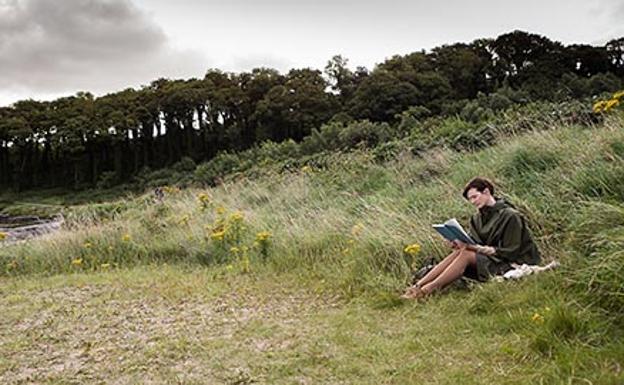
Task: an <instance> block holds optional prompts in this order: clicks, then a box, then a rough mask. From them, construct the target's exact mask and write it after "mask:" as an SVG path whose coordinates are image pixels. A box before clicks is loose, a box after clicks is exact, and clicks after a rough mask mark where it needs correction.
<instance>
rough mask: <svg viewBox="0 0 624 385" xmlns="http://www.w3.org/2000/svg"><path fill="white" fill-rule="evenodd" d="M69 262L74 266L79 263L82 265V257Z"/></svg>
mask: <svg viewBox="0 0 624 385" xmlns="http://www.w3.org/2000/svg"><path fill="white" fill-rule="evenodd" d="M71 263H72V265H74V266H80V265H82V258H76V259H74V260H72V262H71Z"/></svg>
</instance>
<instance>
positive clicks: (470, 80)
mask: <svg viewBox="0 0 624 385" xmlns="http://www.w3.org/2000/svg"><path fill="white" fill-rule="evenodd" d="M347 64H348V62H347V59H345V58H343V57H341V56H335V57H333V58H332V59H331V60H329V62H328V64H327V66H326V67H325V69H324V71H323V72H322V71H320V70H315V69H309V68H307V69H292V70H290V71H289V72H288V73H286V74H280V73H279V72H278V71H276V70H274V69H270V68H257V69H254V70H252V71H250V72H241V73H226V72H222V71H219V70H215V69H211V70H208V71H207V73H206V75H205V76H204V78H203V79H188V80H181V79H178V80H171V79H158V80H154V81H153V82H151V83H150V84H149V85H147V86H144V87H142V88H140V89H132V88H128V89H126V90H123V91H119V92H115V93H111V94H108V95H104V96H101V97H94V96H93V95H92V94H90V93H88V92H80V93H78V94H76V95H74V96H69V97H62V98H58V99H56V100H53V101H35V100H22V101H18V102H16V103H14V104H13V105H11V106H9V107H2V108H0V188H11V189H14V190H18V191H19V190H24V189H29V188H48V187H68V188H85V187H92V186H95V185H96V184H97V182H98V181H99V180H101V178H102V176H103V175H106V176H107V177H110V176H112V178H113V183H122V182H125V181H128V180H130V179H132V178H133V176H135V175H136V174H137V173H139V172H141V171H142V170H146V169H149V170H156V169H159V168H163V167H167V166H170V165H173V164H175V163H176V162H179V161H180V160H181V159H182V158H187V157H188V158H190V159H192V160H194V161H195V162H200V161H205V160H209V159H211V158H213V157H215V156H216V155H217V154H218V153H219V152H224V151H228V152H233V151H241V150H244V149H248V148H251V147H253V146H255V145H258V144H259V143H262V142H265V141H273V142H281V141H283V140H286V139H293V140H295V141H301V140H302V139H303V138H305V137H306V136H308V135H309V134H310V133H311V132H312V130H313V129H315V128H319V127H321V126H322V125H324V124H326V123H328V122H331V121H334V120H368V121H371V122H387V123H389V124H391V125H393V124H397V122H398V119H399V117H400V115H401V113H402V112H403V111H406V110H408V109H410V108H411V109H414V108H422V109H426V111H428V113H430V114H433V115H452V114H456V113H457V111H459V110H460V109H461V108H462V106H464V105H466V103H468V102H469V101H470V100H472V99H474V98H476V97H477V96H478V95H482V94H485V95H488V94H491V93H493V92H496V91H497V90H499V89H501V88H510V89H514V90H522V91H523V93H524V94H525V95H527V97H528V98H531V99H532V100H565V99H571V98H585V97H590V96H594V95H597V94H599V93H601V92H606V91H614V90H616V89H618V88H620V87H621V86H622V84H624V38H620V39H614V40H612V41H609V42H608V43H607V44H605V45H604V46H591V45H585V44H573V45H567V46H566V45H563V44H561V43H559V42H556V41H552V40H550V39H548V38H547V37H544V36H540V35H536V34H531V33H528V32H523V31H514V32H510V33H506V34H503V35H500V36H498V37H497V38H495V39H479V40H475V41H473V42H472V43H469V44H466V43H456V44H452V45H443V46H441V47H437V48H434V49H432V50H431V51H430V52H425V51H420V52H414V53H411V54H407V55H402V56H401V55H396V56H393V57H391V58H389V59H387V60H385V61H384V62H382V63H380V64H378V65H377V66H376V67H375V68H374V69H373V70H370V71H369V70H368V69H366V68H363V67H358V68H357V69H355V70H351V69H349V67H348V66H347Z"/></svg>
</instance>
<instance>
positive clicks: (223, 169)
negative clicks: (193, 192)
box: [193, 152, 241, 184]
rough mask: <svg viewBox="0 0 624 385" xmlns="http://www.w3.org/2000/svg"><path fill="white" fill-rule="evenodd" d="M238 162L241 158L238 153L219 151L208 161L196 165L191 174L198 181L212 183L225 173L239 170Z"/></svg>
mask: <svg viewBox="0 0 624 385" xmlns="http://www.w3.org/2000/svg"><path fill="white" fill-rule="evenodd" d="M240 164H241V160H240V158H239V155H238V154H231V153H229V152H220V153H219V154H217V156H215V157H214V158H212V159H211V160H209V161H208V162H205V163H202V164H200V165H199V166H197V168H196V169H195V172H194V174H193V176H194V179H195V180H196V181H197V182H199V183H207V184H214V183H216V182H217V180H218V179H220V178H223V177H224V176H225V175H226V174H230V173H233V172H235V171H239V169H240Z"/></svg>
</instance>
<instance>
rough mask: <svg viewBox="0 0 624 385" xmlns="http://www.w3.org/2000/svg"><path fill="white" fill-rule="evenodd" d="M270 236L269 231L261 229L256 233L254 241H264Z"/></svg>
mask: <svg viewBox="0 0 624 385" xmlns="http://www.w3.org/2000/svg"><path fill="white" fill-rule="evenodd" d="M270 237H271V233H270V232H268V231H261V232H259V233H258V234H256V241H257V242H265V241H266V240H267V239H269V238H270Z"/></svg>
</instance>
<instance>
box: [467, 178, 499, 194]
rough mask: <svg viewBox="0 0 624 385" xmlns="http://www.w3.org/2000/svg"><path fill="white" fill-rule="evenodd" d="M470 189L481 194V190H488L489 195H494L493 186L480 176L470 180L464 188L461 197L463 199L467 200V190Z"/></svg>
mask: <svg viewBox="0 0 624 385" xmlns="http://www.w3.org/2000/svg"><path fill="white" fill-rule="evenodd" d="M471 188H474V189H477V191H479V192H483V190H485V189H488V190H490V194H492V195H494V185H493V184H492V182H490V181H489V180H488V179H486V178H482V177H480V176H478V177H476V178H472V180H471V181H470V182H468V184H467V185H466V187H464V192H463V193H462V195H463V196H464V198H465V199H468V190H470V189H471Z"/></svg>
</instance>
